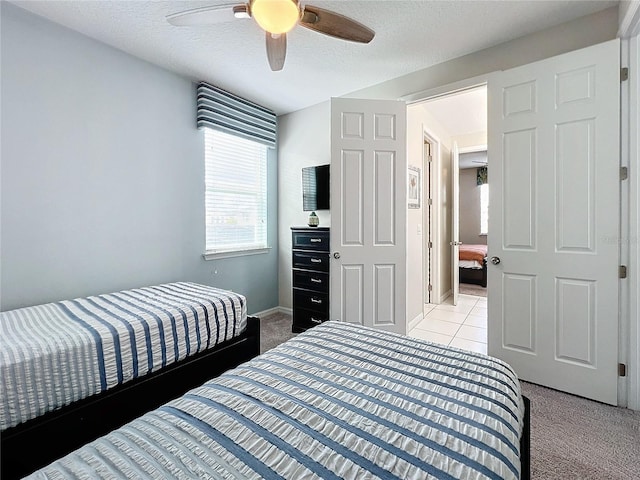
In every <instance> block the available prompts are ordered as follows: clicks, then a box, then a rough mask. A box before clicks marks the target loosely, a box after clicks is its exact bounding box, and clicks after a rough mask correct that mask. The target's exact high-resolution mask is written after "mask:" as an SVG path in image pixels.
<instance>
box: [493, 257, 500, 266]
mask: <svg viewBox="0 0 640 480" xmlns="http://www.w3.org/2000/svg"><path fill="white" fill-rule="evenodd" d="M491 263H493V264H494V265H498V264H499V263H500V257H491Z"/></svg>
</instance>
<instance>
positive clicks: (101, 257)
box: [0, 2, 278, 312]
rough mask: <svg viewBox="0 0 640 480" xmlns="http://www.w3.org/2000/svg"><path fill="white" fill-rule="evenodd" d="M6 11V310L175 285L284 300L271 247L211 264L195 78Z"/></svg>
mask: <svg viewBox="0 0 640 480" xmlns="http://www.w3.org/2000/svg"><path fill="white" fill-rule="evenodd" d="M1 8H2V11H1V22H2V23H1V27H2V31H1V35H2V38H1V40H2V50H1V61H2V64H1V67H2V86H1V94H2V106H1V120H2V127H1V135H2V147H1V153H2V161H1V164H0V175H1V196H0V202H1V203H0V219H1V223H0V228H1V230H0V247H1V249H0V268H1V274H0V281H1V283H0V307H1V308H2V310H8V309H12V308H17V307H20V306H26V305H33V304H38V303H43V302H48V301H54V300H60V299H66V298H73V297H80V296H86V295H90V294H99V293H106V292H111V291H116V290H120V289H125V288H134V287H139V286H144V285H152V284H157V283H162V282H170V281H195V282H200V283H206V284H209V285H214V286H218V287H221V288H227V289H231V290H235V291H237V292H240V293H243V294H244V295H246V296H247V302H248V308H249V311H250V312H257V311H261V310H265V309H268V308H272V307H274V306H277V304H278V270H277V268H278V267H277V263H278V252H277V156H276V154H275V151H274V152H273V154H272V155H271V157H270V159H269V170H268V173H269V243H270V245H271V246H272V247H274V248H273V249H272V251H271V252H270V253H269V254H264V255H254V256H246V257H237V258H229V259H221V260H216V261H209V262H207V261H205V260H204V259H203V258H202V253H203V252H204V235H205V234H204V160H203V158H204V148H203V136H202V132H201V131H199V130H197V129H196V128H195V86H194V84H193V83H192V82H191V80H188V79H185V78H182V77H180V76H177V75H175V74H173V73H170V72H168V71H165V70H163V69H160V68H158V67H155V66H153V65H151V64H149V63H146V62H144V61H142V60H139V59H136V58H134V57H132V56H130V55H128V54H125V53H123V52H121V51H119V50H116V49H113V48H111V47H108V46H106V45H104V44H102V43H99V42H97V41H94V40H92V39H89V38H88V37H85V36H83V35H81V34H79V33H76V32H74V31H71V30H69V29H66V28H64V27H61V26H59V25H57V24H54V23H52V22H49V21H46V20H44V19H42V18H40V17H37V16H34V15H32V14H30V13H27V12H25V11H24V10H22V9H19V8H17V7H15V6H13V5H10V4H8V3H7V2H2V6H1Z"/></svg>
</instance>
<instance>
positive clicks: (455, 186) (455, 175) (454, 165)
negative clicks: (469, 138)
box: [451, 142, 461, 305]
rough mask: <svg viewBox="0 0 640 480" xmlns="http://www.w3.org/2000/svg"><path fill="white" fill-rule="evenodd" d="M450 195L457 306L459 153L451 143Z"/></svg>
mask: <svg viewBox="0 0 640 480" xmlns="http://www.w3.org/2000/svg"><path fill="white" fill-rule="evenodd" d="M451 179H452V180H451V182H452V185H451V194H452V196H453V200H452V205H451V209H452V215H451V222H452V225H451V269H452V271H451V280H452V282H453V285H452V290H453V304H454V305H457V304H458V295H459V294H460V269H459V268H458V267H459V266H460V256H459V254H460V245H461V243H460V152H459V151H458V143H457V142H453V148H452V149H451Z"/></svg>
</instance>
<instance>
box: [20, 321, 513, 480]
mask: <svg viewBox="0 0 640 480" xmlns="http://www.w3.org/2000/svg"><path fill="white" fill-rule="evenodd" d="M523 416H524V404H523V400H522V397H521V393H520V386H519V383H518V379H517V378H516V376H515V374H514V373H513V371H512V370H511V368H510V367H509V366H508V365H506V364H504V363H503V362H501V361H499V360H497V359H494V358H491V357H487V356H484V355H481V354H475V353H470V352H465V351H462V350H458V349H454V348H448V347H443V346H439V345H435V344H431V343H428V342H425V341H421V340H415V339H410V338H408V337H404V336H400V335H395V334H388V333H382V332H379V331H377V330H373V329H369V328H365V327H359V326H354V325H350V324H346V323H338V322H327V323H324V324H322V325H319V326H317V327H314V328H313V329H311V330H308V331H307V332H305V333H302V334H300V335H298V336H297V337H294V338H293V339H291V340H289V341H288V342H286V343H284V344H281V345H280V346H278V347H276V348H274V349H272V350H269V351H268V352H266V353H264V354H262V355H260V356H258V357H256V358H254V359H253V360H251V361H249V362H247V363H244V364H242V365H240V366H239V367H238V368H235V369H233V370H230V371H228V372H226V373H225V374H223V375H222V376H220V377H218V378H217V379H214V380H211V381H209V382H207V383H206V384H204V385H203V386H201V387H199V388H196V389H193V390H191V391H189V392H187V393H186V394H185V395H184V396H182V397H181V398H179V399H176V400H173V401H171V402H169V403H167V404H165V405H163V406H162V407H160V408H158V409H156V410H154V411H151V412H149V413H147V414H145V415H144V416H142V417H139V418H138V419H136V420H134V421H133V422H130V423H129V424H127V425H125V426H123V427H121V428H119V429H118V430H115V431H113V432H111V433H109V434H108V435H106V436H104V437H102V438H100V439H98V440H96V441H94V442H92V443H89V444H87V445H85V446H84V447H82V448H80V449H79V450H76V451H75V452H73V453H71V454H69V455H67V456H66V457H64V458H62V459H60V460H58V461H56V462H54V463H52V464H51V465H49V466H47V467H45V468H43V469H41V470H39V471H37V472H35V473H34V474H32V475H31V476H30V477H29V478H38V479H44V478H57V479H58V478H60V479H63V478H65V479H68V478H90V477H91V478H94V477H93V476H91V475H95V477H96V478H98V477H99V478H149V479H151V478H153V479H156V478H184V479H192V478H211V479H258V478H267V479H279V478H287V479H296V480H297V479H305V478H326V479H338V478H345V479H353V480H360V479H368V478H385V479H393V478H397V479H403V480H410V479H415V480H418V479H420V480H421V479H426V478H439V479H484V478H489V479H516V478H519V472H520V460H519V439H520V435H521V429H522V426H523V423H524V420H523ZM90 474H91V475H90Z"/></svg>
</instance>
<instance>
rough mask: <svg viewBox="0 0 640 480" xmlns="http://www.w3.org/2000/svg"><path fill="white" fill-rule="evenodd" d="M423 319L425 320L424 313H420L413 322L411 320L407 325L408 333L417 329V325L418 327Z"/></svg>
mask: <svg viewBox="0 0 640 480" xmlns="http://www.w3.org/2000/svg"><path fill="white" fill-rule="evenodd" d="M423 318H424V313H419V314H418V315H416V316H415V318H414V319H413V320H410V321H409V324H408V325H407V333H409V332H410V331H411V330H413V329H414V328H415V327H416V325H418V324H419V323H420V322H421V321H422V319H423Z"/></svg>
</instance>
